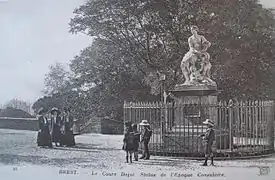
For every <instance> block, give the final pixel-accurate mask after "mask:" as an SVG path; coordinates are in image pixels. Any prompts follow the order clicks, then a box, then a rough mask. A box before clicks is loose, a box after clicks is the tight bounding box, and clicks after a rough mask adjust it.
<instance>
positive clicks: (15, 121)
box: [0, 117, 38, 131]
mask: <svg viewBox="0 0 275 180" xmlns="http://www.w3.org/2000/svg"><path fill="white" fill-rule="evenodd" d="M0 129H17V130H30V131H37V130H38V121H37V120H36V119H34V118H33V119H32V118H10V117H7V118H5V117H0Z"/></svg>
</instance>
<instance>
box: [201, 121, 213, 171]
mask: <svg viewBox="0 0 275 180" xmlns="http://www.w3.org/2000/svg"><path fill="white" fill-rule="evenodd" d="M203 124H206V125H207V130H206V133H205V134H202V135H200V136H201V137H202V138H203V140H205V142H206V146H205V161H204V163H203V166H207V161H208V158H209V156H210V157H211V165H213V166H214V155H213V151H212V145H213V142H214V140H215V131H214V129H213V127H214V123H213V122H212V121H211V120H210V119H206V120H205V121H204V122H203Z"/></svg>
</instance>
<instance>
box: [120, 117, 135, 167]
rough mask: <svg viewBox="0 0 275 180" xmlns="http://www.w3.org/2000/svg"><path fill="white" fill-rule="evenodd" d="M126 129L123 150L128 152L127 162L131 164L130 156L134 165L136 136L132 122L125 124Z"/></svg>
mask: <svg viewBox="0 0 275 180" xmlns="http://www.w3.org/2000/svg"><path fill="white" fill-rule="evenodd" d="M125 127H126V133H125V134H124V139H123V147H122V149H123V150H124V151H126V162H127V163H128V162H129V159H128V158H129V155H130V163H132V154H133V152H134V150H135V144H134V141H135V136H134V132H133V128H132V124H131V122H126V123H125Z"/></svg>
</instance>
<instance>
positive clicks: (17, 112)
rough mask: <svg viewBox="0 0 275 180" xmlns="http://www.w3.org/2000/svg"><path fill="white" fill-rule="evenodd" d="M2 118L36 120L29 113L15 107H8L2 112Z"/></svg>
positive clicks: (0, 114)
mask: <svg viewBox="0 0 275 180" xmlns="http://www.w3.org/2000/svg"><path fill="white" fill-rule="evenodd" d="M0 117H13V118H34V116H32V115H31V114H29V113H28V112H26V111H24V110H22V109H16V108H13V107H6V108H5V109H2V110H1V111H0Z"/></svg>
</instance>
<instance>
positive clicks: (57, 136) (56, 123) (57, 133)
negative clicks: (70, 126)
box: [51, 116, 61, 142]
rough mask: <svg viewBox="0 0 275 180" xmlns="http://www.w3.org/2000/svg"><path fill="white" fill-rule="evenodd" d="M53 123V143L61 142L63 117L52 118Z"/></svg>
mask: <svg viewBox="0 0 275 180" xmlns="http://www.w3.org/2000/svg"><path fill="white" fill-rule="evenodd" d="M51 123H52V141H53V142H60V141H61V117H60V116H57V117H56V118H54V117H52V118H51Z"/></svg>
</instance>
